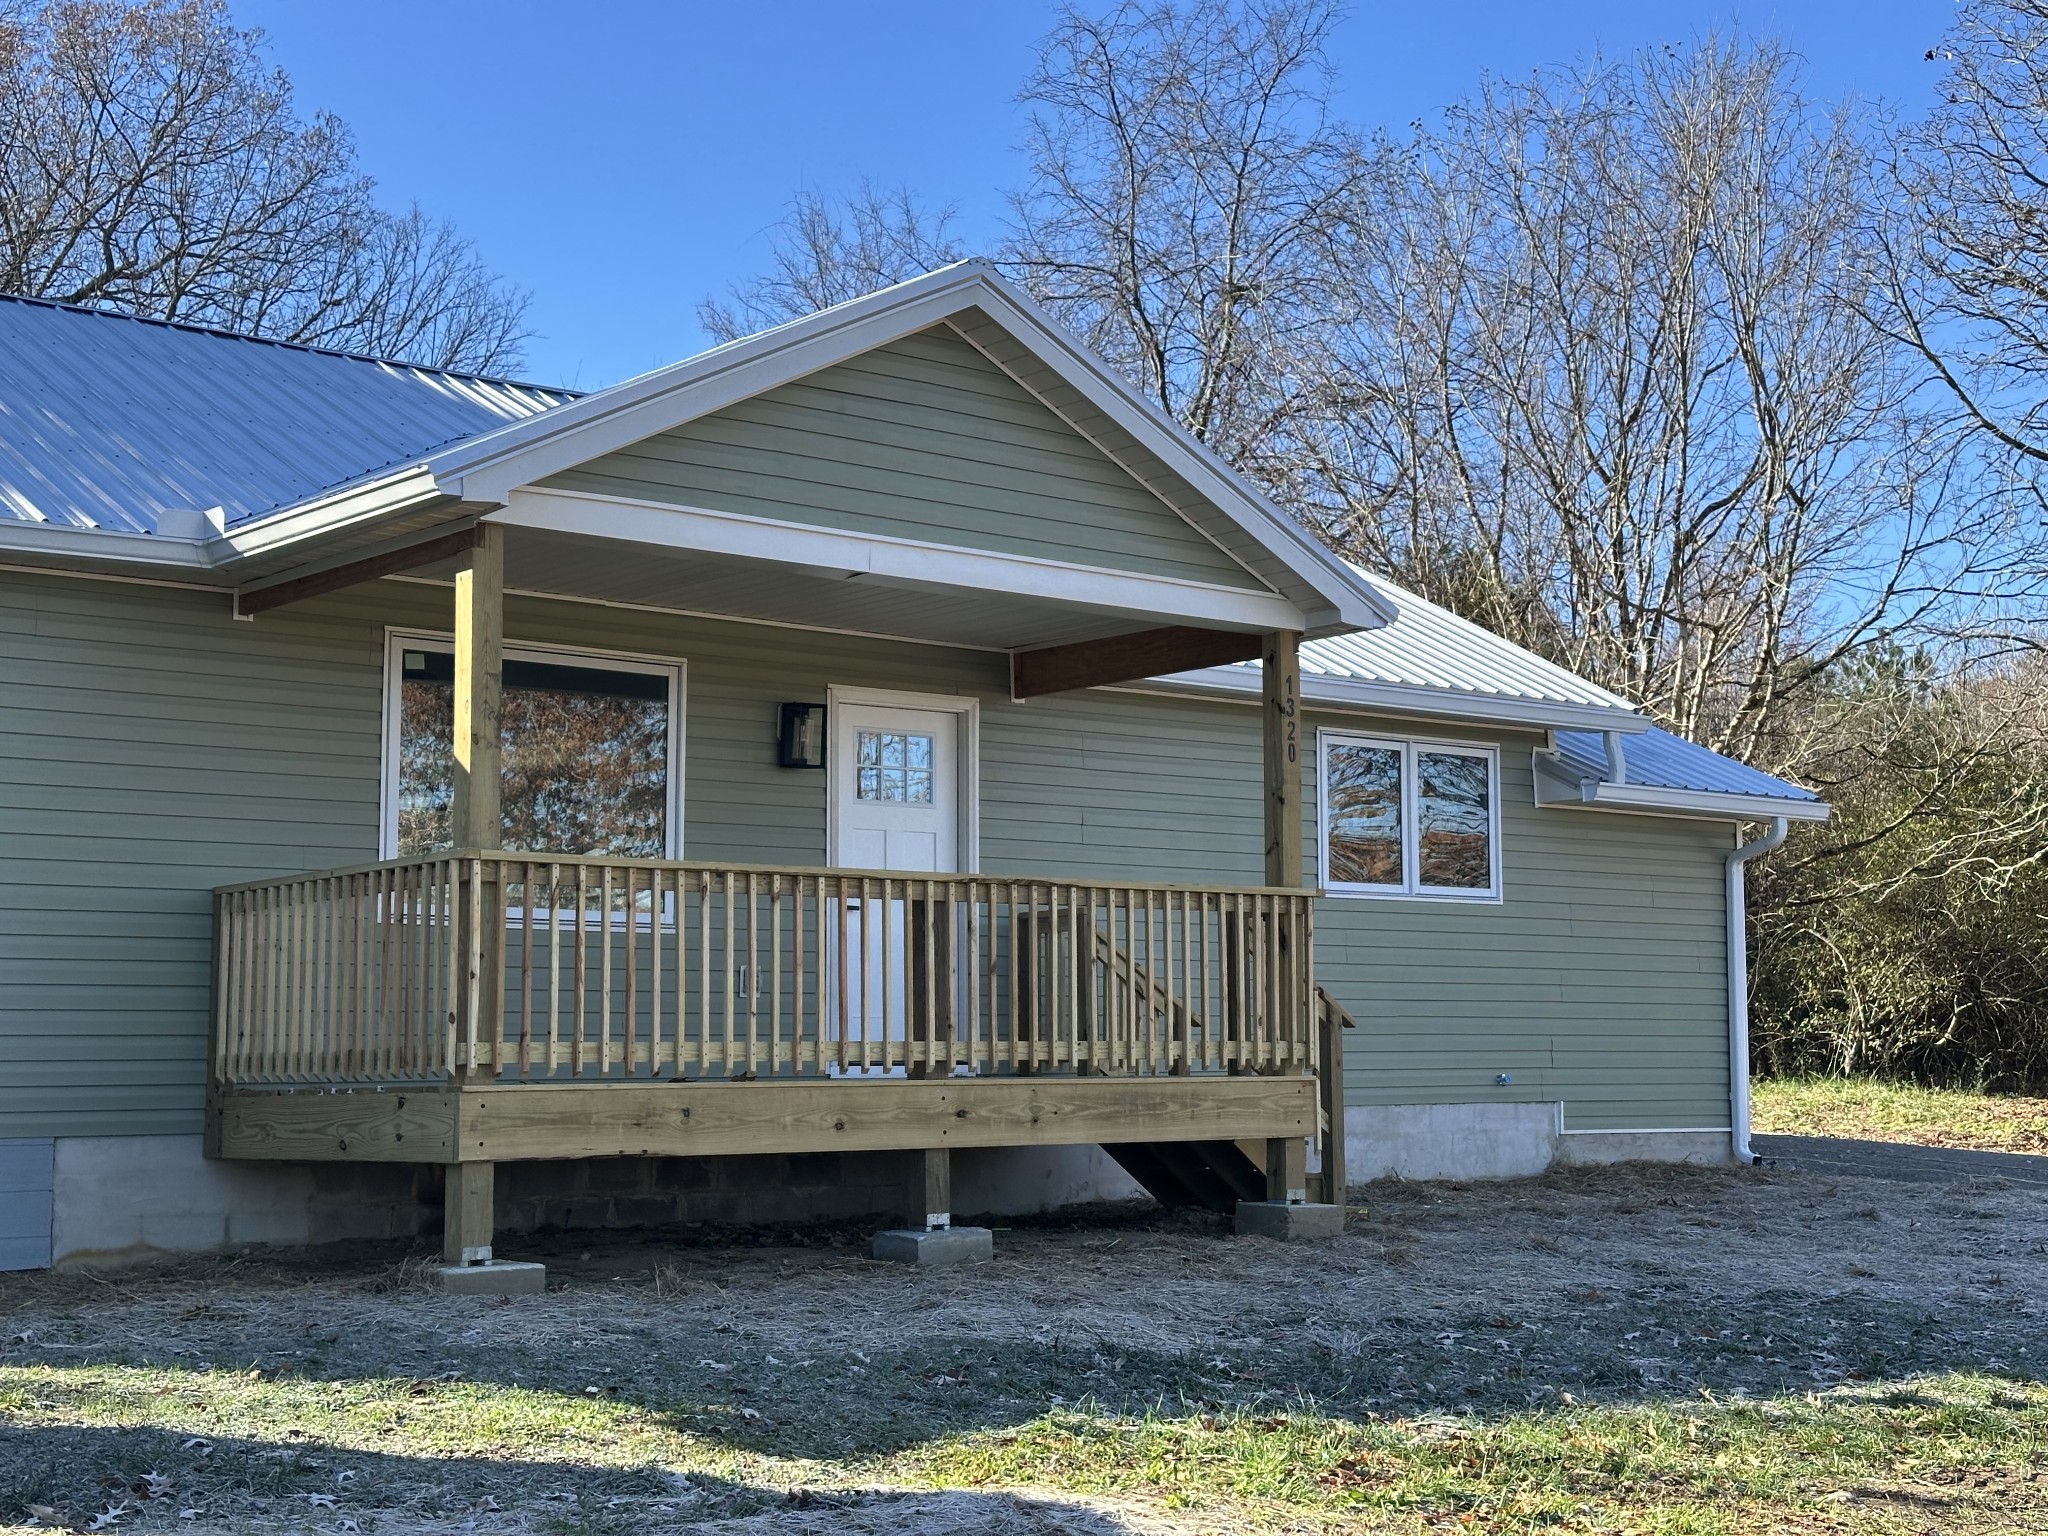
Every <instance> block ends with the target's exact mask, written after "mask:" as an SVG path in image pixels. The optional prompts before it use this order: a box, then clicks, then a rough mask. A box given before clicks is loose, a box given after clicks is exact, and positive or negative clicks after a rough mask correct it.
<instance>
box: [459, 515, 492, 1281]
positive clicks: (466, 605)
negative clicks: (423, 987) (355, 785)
mask: <svg viewBox="0 0 2048 1536" xmlns="http://www.w3.org/2000/svg"><path fill="white" fill-rule="evenodd" d="M504 690H505V530H504V529H502V528H499V527H497V526H495V525H493V524H490V523H479V524H478V525H477V527H476V539H475V542H474V543H473V544H472V546H471V547H470V550H469V552H468V553H467V554H466V555H465V556H464V557H463V560H462V564H461V566H460V567H459V568H458V569H457V571H456V573H455V720H454V743H453V745H454V754H453V755H454V759H455V762H454V775H455V783H454V797H453V799H454V804H453V805H452V807H451V810H452V813H453V814H452V815H451V817H450V820H451V822H452V823H453V826H452V829H451V830H452V832H453V835H454V842H455V847H456V848H457V849H458V850H462V851H481V852H483V853H485V854H486V855H488V854H489V853H490V852H492V851H493V850H495V849H497V848H499V847H500V846H502V844H503V843H504V840H505V831H504V817H503V810H502V806H501V804H500V795H501V788H500V782H499V751H498V726H499V715H500V710H501V706H502V703H503V698H504ZM471 869H472V870H473V871H474V878H475V879H476V881H477V885H478V889H477V890H476V892H475V898H476V899H475V900H474V901H471V900H470V899H469V898H468V893H467V892H464V893H463V896H462V899H461V907H460V911H461V920H460V922H459V923H458V924H457V928H458V931H459V933H460V935H461V945H462V948H461V950H460V953H462V954H464V955H469V956H473V957H474V958H475V961H476V966H477V971H476V975H475V976H474V977H472V978H471V984H470V985H469V986H467V987H465V988H463V989H462V991H461V994H460V1001H459V1003H458V1007H459V1008H460V1009H461V1010H462V1011H463V1013H464V1015H465V1016H464V1017H462V1018H461V1019H459V1020H458V1021H457V1026H456V1032H455V1033H456V1041H455V1052H456V1059H455V1060H452V1061H451V1062H450V1063H449V1068H450V1070H451V1071H452V1072H453V1074H454V1076H455V1078H456V1080H457V1081H458V1082H459V1081H462V1080H464V1079H469V1078H478V1077H485V1076H488V1075H489V1074H490V1073H491V1072H493V1071H495V1069H496V1064H497V1058H498V1051H499V1047H500V1045H501V1044H502V1041H503V1038H504V1033H505V1032H504V1030H503V1029H502V1028H501V1027H500V1022H499V1021H500V1019H501V1016H502V1010H501V1007H500V1003H501V999H502V998H503V996H504V987H505V918H504V897H505V892H504V888H503V885H502V883H501V881H500V878H499V871H498V867H497V865H496V864H495V863H493V862H491V860H490V859H489V858H488V857H486V858H485V859H483V860H482V861H480V862H478V863H476V864H474V865H472V866H471ZM465 878H468V877H465ZM472 914H474V916H475V919H476V923H477V928H476V931H475V932H474V933H471V932H470V931H469V923H470V920H471V916H472ZM471 1042H475V1044H476V1045H477V1046H478V1048H479V1049H477V1050H476V1051H471V1050H470V1043H471ZM486 1049H487V1050H488V1052H489V1058H488V1061H485V1060H482V1059H480V1058H481V1057H482V1056H483V1054H484V1051H485V1050H486ZM463 1166H464V1167H468V1166H470V1165H468V1164H464V1165H463ZM486 1176H488V1170H486ZM487 1187H488V1186H487ZM486 1203H488V1201H487V1202H486ZM451 1241H452V1239H451ZM485 1241H486V1246H488V1243H489V1240H488V1239H486V1240H485ZM450 1262H454V1261H452V1260H451V1261H450Z"/></svg>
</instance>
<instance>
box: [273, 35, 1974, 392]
mask: <svg viewBox="0 0 2048 1536" xmlns="http://www.w3.org/2000/svg"><path fill="white" fill-rule="evenodd" d="M1952 10H1953V6H1952V3H1951V0H1864V3H1860V4H1859V3H1855V0H1779V3H1776V4H1772V5H1766V6H1757V7H1739V6H1735V5H1732V4H1727V3H1723V0H1691V3H1686V0H1637V3H1634V4H1630V3H1624V0H1467V3H1464V4H1457V3H1451V4H1445V3H1441V0H1439V3H1436V4H1425V5H1412V4H1411V5H1391V4H1385V3H1372V0H1365V3H1359V4H1357V5H1355V7H1354V9H1353V10H1352V11H1351V13H1350V15H1349V16H1348V18H1347V19H1346V21H1345V22H1344V24H1343V26H1342V28H1341V30H1340V31H1339V33H1338V35H1337V38H1336V42H1335V47H1334V49H1333V53H1334V57H1335V62H1336V64H1337V67H1338V70H1339V93H1340V101H1339V106H1340V108H1341V110H1342V111H1343V112H1344V113H1346V115H1348V116H1350V117H1351V118H1352V119H1353V120H1355V121H1357V122H1359V123H1361V124H1364V125H1367V126H1380V125H1387V126H1392V127H1396V128H1398V127H1399V126H1401V125H1403V124H1405V123H1408V122H1410V121H1412V120H1414V119H1417V118H1424V119H1428V118H1430V117H1432V116H1433V115H1434V114H1435V113H1437V112H1438V111H1440V110H1441V109H1442V107H1443V106H1444V105H1446V104H1447V103H1449V102H1451V101H1454V100H1456V99H1457V98H1458V97H1459V96H1461V95H1463V94H1465V93H1466V92H1468V91H1469V90H1471V88H1472V87H1473V85H1474V84H1475V83H1476V82H1477V81H1478V80H1479V79H1480V77H1481V76H1482V75H1483V74H1485V73H1488V72H1491V73H1494V74H1502V75H1510V76H1513V75H1520V74H1523V73H1526V72H1527V71H1529V70H1531V69H1533V68H1535V67H1537V66H1538V65H1542V64H1553V63H1570V62H1574V61H1576V60H1579V59H1582V58H1584V57H1586V56H1587V55H1589V54H1590V53H1591V52H1593V51H1594V50H1596V49H1601V50H1605V51H1607V52H1609V53H1615V52H1624V51H1627V50H1629V49H1632V48H1635V47H1638V46H1641V45H1644V44H1650V43H1659V42H1667V41H1683V40H1685V39H1688V38H1692V37H1695V36H1697V35H1699V34H1700V33H1702V32H1704V31H1707V30H1712V29H1719V30H1729V29H1731V28H1740V29H1742V30H1745V31H1748V32H1751V33H1771V34H1775V35H1776V36H1778V37H1781V38H1783V39H1784V40H1786V41H1787V42H1788V43H1789V44H1790V45H1791V46H1792V47H1793V48H1795V49H1796V50H1797V51H1798V52H1799V53H1800V54H1801V55H1802V56H1803V57H1804V58H1805V60H1806V62H1807V66H1808V79H1809V83H1810V86H1811V88H1812V89H1813V91H1814V92H1815V93H1816V94H1818V95H1821V96H1824V97H1828V98H1831V99H1832V98H1840V97H1845V96H1860V97H1866V98H1876V99H1883V100H1886V101H1889V102H1892V103H1894V104H1895V105H1897V106H1898V107H1900V108H1902V109H1905V110H1908V111H1917V110H1919V109H1920V108H1921V107H1922V105H1923V104H1924V103H1925V102H1926V101H1927V100H1928V98H1929V97H1930V95H1931V92H1932V87H1933V84H1934V82H1935V80H1936V79H1937V73H1936V67H1935V66H1934V65H1932V64H1928V63H1926V62H1924V60H1923V55H1924V54H1925V52H1926V50H1927V49H1928V48H1929V47H1930V46H1931V45H1932V44H1933V43H1934V42H1935V41H1936V40H1937V39H1938V38H1939V37H1940V35H1941V33H1942V31H1943V29H1944V27H1945V26H1946V25H1947V24H1948V21H1949V18H1950V16H1951V14H1952ZM234 11H235V14H236V16H237V17H238V18H239V19H240V20H241V21H242V22H243V23H244V24H253V25H256V26H260V27H261V28H263V29H264V31H265V32H266V33H267V34H268V35H269V38H270V49H271V53H272V56H273V58H274V59H275V61H276V62H277V64H279V65H280V66H281V67H282V68H283V69H284V70H285V71H286V72H287V73H288V74H289V75H290V76H291V77H292V79H293V81H294V82H295V84H296V86H297V89H298V93H299V102H300V106H301V108H302V109H305V110H308V111H311V110H316V109H324V110H329V111H333V112H336V113H338V114H339V115H340V116H341V117H342V118H343V119H344V120H345V121H347V122H348V124H349V125H350V127H351V128H353V129H354V131H355V135H356V139H357V143H358V146H359V149H360V153H361V159H362V164H363V167H364V169H365V170H366V171H368V172H369V173H370V174H371V175H373V176H374V177H376V179H377V181H378V182H379V184H380V185H381V187H382V188H383V195H384V197H385V198H386V200H387V201H389V202H392V203H403V202H406V201H408V200H413V199H417V200H418V201H419V202H420V203H421V204H422V205H423V206H424V207H426V208H427V209H428V210H429V211H430V212H431V213H433V214H435V215H438V216H441V217H445V218H449V219H452V220H453V221H454V222H455V223H456V224H457V226H458V227H460V228H461V230H462V231H463V232H464V233H465V234H467V235H468V236H469V237H470V238H471V239H473V240H474V241H475V242H476V243H477V244H478V246H479V247H480V248H481V250H482V251H483V253H484V255H485V257H486V259H487V260H489V261H490V262H491V263H492V264H493V265H494V266H495V267H496V268H497V269H498V270H499V271H501V272H503V273H504V274H505V275H506V276H508V277H510V278H511V279H512V280H514V281H515V282H517V283H519V284H521V285H523V286H524V287H526V288H528V289H530V290H532V292H533V296H534V302H533V309H532V314H531V323H532V325H533V326H534V328H535V330H536V331H537V332H538V333H539V334H538V335H536V336H535V337H534V339H533V340H532V341H531V342H530V343H528V347H527V364H526V367H525V369H524V372H525V374H526V375H527V376H528V377H530V378H533V379H537V380H540V381H543V382H547V383H557V384H566V385H575V386H580V387H584V388H590V387H594V386H597V385H602V384H608V383H613V382H616V381H617V380H619V379H622V378H626V377H628V376H630V375H632V374H635V373H640V372H644V371H645V370H646V369H649V368H653V367H658V366H660V365H661V364H664V363H669V362H673V361H675V360H676V359H677V358H680V357H684V356H687V355H688V354H690V353H691V352H694V351H696V350H698V349H699V348H700V347H702V346H703V345H704V337H703V335H702V333H701V331H700V330H699V328H698V326H697V321H696V306H697V302H698V300H700V299H701V298H703V297H704V296H705V295H706V294H709V293H719V292H723V291H724V289H725V288H726V286H727V285H728V284H730V283H731V282H733V281H735V280H737V279H741V278H744V277H745V276H746V275H748V274H749V273H751V272H753V271H755V270H757V269H758V268H759V267H760V266H761V265H762V263H763V260H764V257H765V254H766V251H767V249H768V240H769V234H770V230H771V228H772V226H773V225H774V223H775V220H776V219H777V217H778V216H779V215H780V213H781V212H782V210H783V208H784V207H785V206H786V204H787V202H788V200H789V197H790V195H791V193H792V192H794V191H795V190H796V189H797V188H799V187H810V188H815V189H818V190H820V191H824V192H828V193H830V192H836V191H839V190H842V189H844V188H847V187H850V186H852V185H854V184H856V183H857V182H858V181H859V180H860V178H861V177H863V176H868V177H872V178H874V179H875V180H877V181H878V182H882V183H885V184H890V185H894V184H896V183H899V182H900V183H907V184H908V185H910V186H912V187H913V188H916V189H917V190H918V191H919V192H920V193H921V194H923V195H924V196H925V197H926V198H927V199H930V200H933V201H951V202H954V203H956V204H957V205H958V207H959V210H960V213H961V228H962V230H963V232H964V233H965V235H966V236H967V238H968V239H969V240H970V241H971V242H972V243H975V244H977V245H983V244H989V245H992V244H993V243H994V239H995V237H996V235H997V234H998V233H999V231H1000V229H1001V220H1002V216H1003V203H1002V191H1003V189H1004V188H1006V187H1009V186H1013V185H1015V184H1016V183H1017V182H1018V181H1019V180H1020V179H1021V169H1022V161H1021V157H1020V156H1019V154H1018V150H1017V146H1018V145H1019V143H1020V142H1021V140H1022V137H1023V131H1022V111H1021V109H1020V108H1019V107H1018V105H1017V103H1016V93H1017V89H1018V86H1019V84H1020V83H1021V81H1022V79H1023V77H1024V74H1025V72H1026V70H1027V68H1028V66H1029V63H1030V59H1031V52H1032V47H1033V44H1034V42H1035V41H1036V39H1037V38H1038V37H1039V35H1040V34H1041V33H1042V32H1043V31H1044V30H1045V29H1046V26H1047V24H1048V22H1049V20H1050V17H1051V11H1052V8H1051V6H1050V5H1047V4H1038V3H1022V0H980V3H968V4H960V3H957V0H956V3H952V4H933V3H927V0H898V3H896V4H892V5H887V6H883V5H873V4H854V3H838V4H833V3H821V0H774V3H771V4H766V5H763V4H758V3H756V4H748V3H744V0H743V3H738V4H735V3H732V0H724V3H713V4H700V3H696V0H668V3H661V0H584V3H581V4H562V3H560V0H551V3H534V0H488V3H485V0H350V3H348V4H346V5H331V4H315V3H310V0H234Z"/></svg>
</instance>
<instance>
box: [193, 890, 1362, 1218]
mask: <svg viewBox="0 0 2048 1536" xmlns="http://www.w3.org/2000/svg"><path fill="white" fill-rule="evenodd" d="M1313 915H1314V913H1313V893H1311V892H1307V891H1302V890H1294V889H1273V888H1263V887H1259V888H1228V889H1226V888H1218V887H1202V886H1180V885H1162V884H1113V885H1112V884H1095V883H1083V882H1075V881H1071V880H1049V879H1031V878H1026V877H1022V876H1017V877H1011V876H1003V877H999V878H997V877H984V876H968V875H943V876H941V875H935V876H929V877H927V876H918V875H903V874H900V873H893V872H884V871H858V870H831V869H795V868H784V867H768V866H746V865H730V864H706V863H697V862H682V861H667V860H658V861H647V860H620V859H606V858H568V857H560V858H557V857H549V858H546V859H541V858H528V857H525V856H520V855H511V854H499V853H460V854H450V855H442V856H435V857H431V858H423V859H401V860H387V861H383V862H380V863H376V864H369V865H363V866H361V867H358V868H353V869H343V870H331V871H322V872H318V873H312V874H306V875H300V876H296V877H293V878H289V879H283V880H275V881H266V882H258V883H254V884H248V885H239V886H230V887H225V888H223V889H221V890H220V891H217V892H216V893H215V984H214V1017H213V1039H212V1046H211V1053H210V1060H211V1072H210V1087H209V1111H208V1116H207V1129H208V1149H209V1151H210V1152H211V1153H212V1154H213V1155H215V1156H218V1157H225V1158H242V1159H277V1160H292V1161H301V1160H304V1161H325V1160H361V1161H380V1162H416V1163H442V1164H449V1165H454V1166H461V1167H467V1166H468V1165H482V1166H481V1168H480V1169H478V1170H475V1171H477V1172H480V1173H482V1174H483V1175H484V1177H485V1185H484V1187H485V1188H487V1187H488V1180H487V1175H488V1167H489V1166H490V1165H495V1164H496V1163H500V1162H510V1161H517V1160H522V1159H544V1158H545V1159H559V1158H582V1157H617V1156H639V1155H651V1156H722V1155H734V1154H745V1153H761V1152H788V1153H794V1152H818V1151H834V1150H839V1151H889V1150H920V1149H922V1150H925V1151H927V1152H929V1153H939V1152H943V1151H945V1150H947V1149H951V1148H956V1147H1003V1146H1047V1145H1063V1144H1066V1145H1071V1144H1079V1143H1101V1144H1105V1145H1116V1144H1130V1143H1144V1142H1172V1143H1207V1144H1218V1143H1241V1144H1245V1145H1248V1146H1252V1147H1263V1146H1267V1145H1271V1146H1273V1147H1275V1148H1282V1150H1279V1151H1276V1152H1275V1154H1274V1159H1273V1165H1274V1166H1273V1176H1274V1181H1275V1188H1276V1189H1280V1188H1283V1187H1284V1188H1287V1189H1289V1190H1291V1191H1293V1192H1295V1193H1297V1195H1298V1193H1299V1187H1302V1186H1304V1185H1305V1180H1304V1179H1303V1178H1302V1177H1301V1175H1300V1173H1299V1172H1298V1170H1299V1168H1300V1166H1301V1157H1300V1154H1299V1153H1298V1152H1297V1153H1293V1154H1289V1153H1286V1152H1285V1151H1284V1148H1283V1143H1284V1144H1288V1145H1291V1146H1293V1147H1294V1148H1297V1149H1300V1148H1304V1147H1305V1145H1306V1143H1307V1142H1308V1141H1310V1140H1313V1141H1315V1142H1317V1143H1318V1144H1319V1145H1320V1147H1321V1149H1322V1158H1323V1166H1324V1167H1325V1168H1334V1167H1335V1166H1336V1165H1337V1164H1338V1163H1339V1162H1340V1161H1341V1156H1342V1149H1341V1115H1342V1110H1341V1101H1340V1098H1339V1088H1338V1085H1337V1083H1336V1081H1335V1074H1334V1073H1330V1072H1326V1071H1324V1070H1323V1068H1324V1063H1325V1062H1332V1061H1336V1060H1338V1059H1339V1058H1338V1057H1337V1055H1336V1053H1335V1051H1334V1036H1335V1031H1336V1030H1337V1028H1338V1027H1339V1026H1340V1025H1341V1024H1343V1023H1346V1022H1348V1020H1345V1019H1343V1017H1342V1013H1341V1010H1338V1009H1336V1008H1335V1007H1334V1005H1332V1004H1330V1003H1329V1002H1328V1000H1327V999H1326V998H1324V997H1323V996H1322V994H1321V993H1320V992H1319V990H1318V989H1317V987H1316V985H1315V979H1314V968H1313ZM465 1177H469V1175H468V1174H466V1175H465ZM451 1187H453V1181H452V1180H451Z"/></svg>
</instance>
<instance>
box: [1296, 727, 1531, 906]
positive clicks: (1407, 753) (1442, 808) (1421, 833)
mask: <svg viewBox="0 0 2048 1536" xmlns="http://www.w3.org/2000/svg"><path fill="white" fill-rule="evenodd" d="M1317 746H1318V771H1317V775H1316V779H1317V804H1318V807H1319V810H1320V830H1321V857H1322V866H1321V876H1322V885H1323V889H1324V890H1326V891H1328V892H1329V893H1330V894H1331V895H1333V896H1413V897H1427V898H1432V899H1442V900H1451V901H1498V900H1499V899H1500V893H1501V887H1500V783H1499V781H1500V755H1499V753H1497V752H1496V751H1495V750H1494V749H1493V748H1491V747H1476V746H1466V745H1462V744H1459V743H1454V742H1436V741H1407V740H1401V739H1397V738H1391V737H1385V736H1363V735H1354V734H1352V733H1351V732H1348V731H1323V732H1321V733H1320V735H1319V736H1318V738H1317Z"/></svg>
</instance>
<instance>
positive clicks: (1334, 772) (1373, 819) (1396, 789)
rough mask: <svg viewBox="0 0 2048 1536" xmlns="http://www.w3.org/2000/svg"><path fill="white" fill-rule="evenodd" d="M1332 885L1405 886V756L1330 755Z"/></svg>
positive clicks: (1370, 752) (1345, 751)
mask: <svg viewBox="0 0 2048 1536" xmlns="http://www.w3.org/2000/svg"><path fill="white" fill-rule="evenodd" d="M1327 780H1328V786H1329V798H1330V807H1329V823H1330V848H1329V854H1330V879H1331V880H1332V881H1333V882H1336V883H1339V884H1344V885H1399V884H1401V883H1402V879H1403V874H1402V867H1401V863H1402V848H1401V843H1402V839H1401V752H1400V749H1399V748H1397V747H1365V746H1352V745H1341V746H1334V747H1332V748H1331V749H1330V758H1329V767H1328V769H1327Z"/></svg>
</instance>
